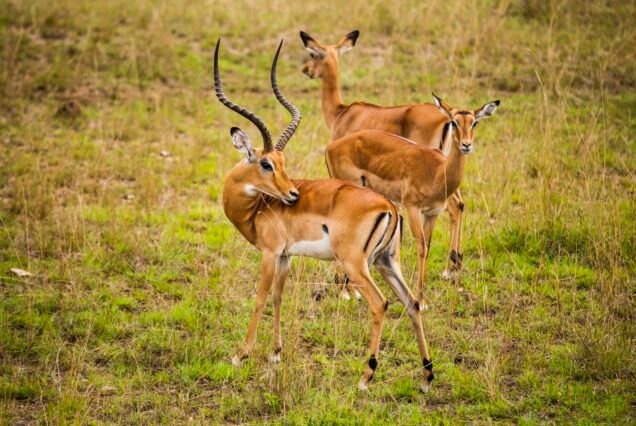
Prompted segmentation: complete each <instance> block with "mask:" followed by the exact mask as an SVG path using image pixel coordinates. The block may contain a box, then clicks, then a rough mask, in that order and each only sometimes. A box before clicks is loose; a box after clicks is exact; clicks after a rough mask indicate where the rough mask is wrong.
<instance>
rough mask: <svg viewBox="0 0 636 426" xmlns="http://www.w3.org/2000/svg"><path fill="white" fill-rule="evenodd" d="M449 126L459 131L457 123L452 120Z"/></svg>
mask: <svg viewBox="0 0 636 426" xmlns="http://www.w3.org/2000/svg"><path fill="white" fill-rule="evenodd" d="M451 124H452V125H453V126H454V127H455V128H456V129H459V124H457V121H455V120H453V121H451Z"/></svg>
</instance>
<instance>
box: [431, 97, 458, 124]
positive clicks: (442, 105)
mask: <svg viewBox="0 0 636 426" xmlns="http://www.w3.org/2000/svg"><path fill="white" fill-rule="evenodd" d="M431 95H433V102H434V103H435V106H437V108H439V110H440V111H442V112H443V113H444V114H446V115H447V116H448V118H452V117H453V114H451V109H452V108H451V106H450V105H448V104H447V103H446V102H444V101H443V100H442V99H441V98H440V97H439V96H437V95H436V94H435V93H432V92H431Z"/></svg>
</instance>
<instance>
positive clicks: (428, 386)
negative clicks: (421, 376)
mask: <svg viewBox="0 0 636 426" xmlns="http://www.w3.org/2000/svg"><path fill="white" fill-rule="evenodd" d="M430 390H431V384H430V383H424V384H423V385H422V386H420V392H422V393H428V392H429V391H430Z"/></svg>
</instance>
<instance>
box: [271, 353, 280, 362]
mask: <svg viewBox="0 0 636 426" xmlns="http://www.w3.org/2000/svg"><path fill="white" fill-rule="evenodd" d="M269 362H271V363H272V364H278V363H279V362H280V353H278V352H277V353H273V354H269Z"/></svg>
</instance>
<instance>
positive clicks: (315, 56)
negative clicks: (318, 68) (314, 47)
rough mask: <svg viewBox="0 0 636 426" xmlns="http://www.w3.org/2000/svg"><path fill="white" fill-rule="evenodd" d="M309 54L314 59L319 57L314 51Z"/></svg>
mask: <svg viewBox="0 0 636 426" xmlns="http://www.w3.org/2000/svg"><path fill="white" fill-rule="evenodd" d="M309 56H311V58H312V59H316V58H317V57H318V55H316V54H315V53H314V52H309Z"/></svg>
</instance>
